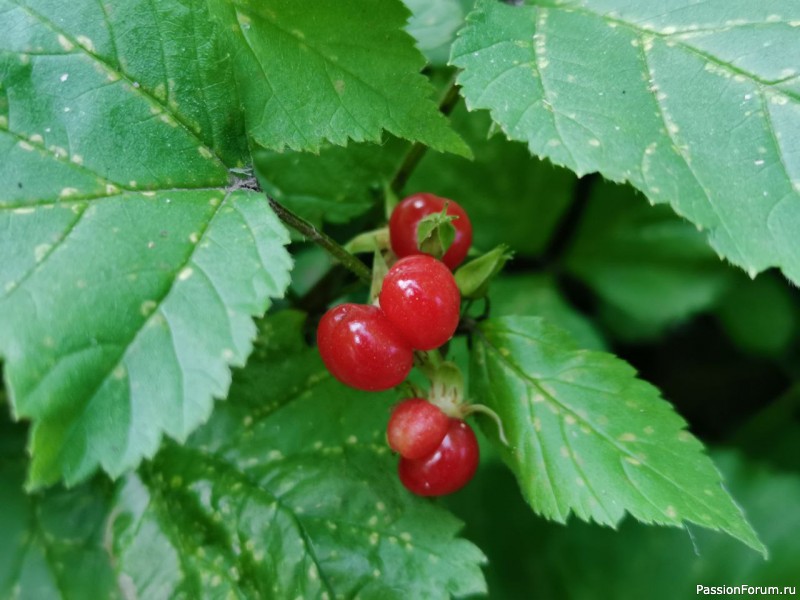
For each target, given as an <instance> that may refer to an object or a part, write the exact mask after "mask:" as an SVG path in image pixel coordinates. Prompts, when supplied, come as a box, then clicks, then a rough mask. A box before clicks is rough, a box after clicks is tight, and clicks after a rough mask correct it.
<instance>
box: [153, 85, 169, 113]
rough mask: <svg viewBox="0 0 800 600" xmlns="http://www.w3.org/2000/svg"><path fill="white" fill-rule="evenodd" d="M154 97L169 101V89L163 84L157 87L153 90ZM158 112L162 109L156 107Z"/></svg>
mask: <svg viewBox="0 0 800 600" xmlns="http://www.w3.org/2000/svg"><path fill="white" fill-rule="evenodd" d="M153 95H154V96H155V97H156V98H158V99H159V100H166V99H167V88H166V86H165V85H164V84H163V83H159V84H158V85H157V86H156V87H154V88H153ZM154 108H155V109H156V112H160V111H161V109H159V108H158V107H154Z"/></svg>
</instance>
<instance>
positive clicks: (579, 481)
mask: <svg viewBox="0 0 800 600" xmlns="http://www.w3.org/2000/svg"><path fill="white" fill-rule="evenodd" d="M575 485H577V486H578V487H584V486H585V485H586V482H585V481H584V480H583V477H576V478H575Z"/></svg>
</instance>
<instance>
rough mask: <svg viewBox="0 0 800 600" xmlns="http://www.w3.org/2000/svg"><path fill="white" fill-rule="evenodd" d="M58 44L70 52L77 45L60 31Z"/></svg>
mask: <svg viewBox="0 0 800 600" xmlns="http://www.w3.org/2000/svg"><path fill="white" fill-rule="evenodd" d="M58 45H59V46H61V47H62V48H63V49H64V50H66V51H67V52H69V51H70V50H72V49H73V48H74V47H75V45H74V44H73V43H72V42H70V41H69V40H68V39H67V38H66V37H65V36H63V35H62V34H60V33H59V34H58Z"/></svg>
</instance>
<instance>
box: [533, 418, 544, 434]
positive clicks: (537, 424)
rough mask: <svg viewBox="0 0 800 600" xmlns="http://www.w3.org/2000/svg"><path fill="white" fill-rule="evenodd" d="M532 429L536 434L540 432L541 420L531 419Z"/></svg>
mask: <svg viewBox="0 0 800 600" xmlns="http://www.w3.org/2000/svg"><path fill="white" fill-rule="evenodd" d="M533 429H534V430H535V431H537V432H539V431H541V430H542V420H541V419H540V418H539V417H536V418H534V419H533Z"/></svg>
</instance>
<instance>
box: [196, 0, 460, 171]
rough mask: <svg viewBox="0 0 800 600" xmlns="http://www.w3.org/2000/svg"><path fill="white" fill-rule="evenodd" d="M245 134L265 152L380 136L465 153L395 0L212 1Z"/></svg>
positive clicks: (376, 139)
mask: <svg viewBox="0 0 800 600" xmlns="http://www.w3.org/2000/svg"><path fill="white" fill-rule="evenodd" d="M212 5H213V10H214V12H215V14H216V15H217V18H218V19H219V20H220V22H221V23H223V24H224V26H223V27H222V29H221V31H222V32H224V33H225V34H226V35H227V36H228V43H229V45H230V47H231V49H232V51H233V60H234V63H235V65H236V72H237V81H238V86H239V89H240V90H241V92H242V100H243V103H244V110H245V113H246V119H247V123H248V133H249V134H250V135H251V136H252V137H253V138H254V139H255V141H256V142H258V143H259V144H261V145H262V146H265V147H267V148H272V149H274V150H279V151H280V150H283V149H284V148H287V147H288V148H292V149H295V150H311V151H313V152H317V151H318V150H319V149H320V146H321V143H322V142H324V141H329V142H332V143H334V144H337V145H342V146H343V145H346V144H347V142H348V140H353V141H357V142H359V141H371V142H379V141H380V139H381V134H382V132H383V131H384V130H385V131H388V132H389V133H392V134H394V135H395V136H397V137H400V138H404V139H407V140H410V141H415V142H417V141H418V142H422V143H424V144H426V145H428V146H430V147H432V148H434V149H436V150H441V151H448V152H456V153H458V154H461V155H464V156H469V155H470V151H469V148H468V147H467V145H466V144H465V143H464V142H463V141H462V140H461V138H459V137H458V135H457V134H456V133H455V132H453V130H452V129H450V127H449V126H448V123H447V119H446V118H445V117H444V116H443V115H442V114H441V113H440V112H439V111H438V109H437V107H436V104H435V103H434V101H433V100H432V98H431V96H432V95H433V92H434V90H433V87H432V86H431V85H430V83H429V82H428V81H427V80H426V78H425V77H424V76H422V75H421V74H420V70H421V69H422V68H423V66H424V65H425V60H424V57H423V56H422V55H421V54H420V53H419V51H418V50H417V49H416V48H414V40H413V38H412V37H411V36H410V35H409V34H407V33H406V32H405V31H403V30H402V28H403V26H404V25H405V23H406V19H407V18H408V15H409V13H408V10H407V9H406V8H405V6H403V3H402V2H401V1H400V0H377V1H376V0H353V1H350V2H346V3H342V2H337V1H336V0H320V1H317V2H315V3H314V6H313V7H309V6H306V5H305V4H300V3H297V2H294V1H292V0H265V1H255V0H234V1H232V2H228V0H214V1H213V3H212Z"/></svg>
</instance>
